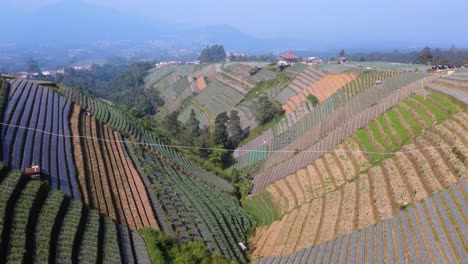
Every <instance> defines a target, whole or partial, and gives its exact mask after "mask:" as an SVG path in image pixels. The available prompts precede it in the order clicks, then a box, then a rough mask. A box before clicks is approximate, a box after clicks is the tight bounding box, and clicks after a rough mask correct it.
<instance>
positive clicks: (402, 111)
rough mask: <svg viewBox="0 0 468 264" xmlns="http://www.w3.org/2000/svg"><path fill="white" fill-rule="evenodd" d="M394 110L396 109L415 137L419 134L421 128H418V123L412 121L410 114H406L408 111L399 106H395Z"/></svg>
mask: <svg viewBox="0 0 468 264" xmlns="http://www.w3.org/2000/svg"><path fill="white" fill-rule="evenodd" d="M395 108H396V109H398V111H400V114H401V117H402V118H403V120H405V122H406V123H407V124H408V125H409V126H410V127H411V130H412V131H413V133H414V134H415V135H419V134H421V132H422V128H421V126H419V124H418V122H416V120H414V119H413V117H412V116H411V114H410V113H408V111H406V110H405V109H404V108H403V107H401V106H400V105H397V106H395Z"/></svg>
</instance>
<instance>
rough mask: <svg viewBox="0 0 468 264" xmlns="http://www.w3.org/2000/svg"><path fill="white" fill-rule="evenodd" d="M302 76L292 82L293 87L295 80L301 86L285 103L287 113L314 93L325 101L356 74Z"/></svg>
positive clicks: (284, 107) (320, 99) (321, 100)
mask: <svg viewBox="0 0 468 264" xmlns="http://www.w3.org/2000/svg"><path fill="white" fill-rule="evenodd" d="M305 72H306V71H305ZM301 74H302V73H301ZM301 77H302V76H300V75H298V76H296V79H294V80H293V81H292V83H291V84H290V86H292V87H294V86H293V85H294V83H295V82H298V83H300V84H301V85H300V87H299V90H297V91H296V93H297V94H296V95H295V96H293V97H291V98H289V99H288V100H287V101H286V102H285V103H284V104H283V109H284V110H285V111H286V113H290V112H292V111H294V110H295V109H296V108H297V107H298V106H299V105H300V104H302V103H304V102H307V100H308V99H307V96H308V95H314V96H315V97H317V99H318V101H319V103H321V102H323V101H324V100H325V99H326V98H328V97H329V96H330V95H332V94H333V93H335V92H336V91H337V90H338V89H340V88H341V87H343V86H344V85H346V84H347V83H349V82H351V81H352V80H353V79H355V78H356V75H354V74H352V73H349V74H338V75H334V74H329V75H327V76H325V77H323V78H321V79H318V80H315V79H306V78H301ZM315 78H317V77H315ZM319 78H320V77H319ZM296 80H297V81H296Z"/></svg>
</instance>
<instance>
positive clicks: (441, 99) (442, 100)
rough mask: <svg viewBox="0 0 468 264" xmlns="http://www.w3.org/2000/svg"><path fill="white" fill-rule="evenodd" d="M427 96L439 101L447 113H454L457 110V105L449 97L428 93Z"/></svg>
mask: <svg viewBox="0 0 468 264" xmlns="http://www.w3.org/2000/svg"><path fill="white" fill-rule="evenodd" d="M428 97H429V98H431V99H433V100H434V101H437V102H438V103H440V104H441V105H442V106H443V107H444V108H445V109H446V110H447V112H448V114H449V115H451V114H455V113H457V112H458V111H459V110H458V107H456V106H455V105H454V104H453V103H452V102H451V101H450V100H449V99H446V98H444V97H442V96H438V95H436V94H430V95H429V96H428Z"/></svg>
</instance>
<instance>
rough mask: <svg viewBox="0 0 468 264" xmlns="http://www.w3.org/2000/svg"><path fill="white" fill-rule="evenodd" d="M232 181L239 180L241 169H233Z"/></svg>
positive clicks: (236, 181)
mask: <svg viewBox="0 0 468 264" xmlns="http://www.w3.org/2000/svg"><path fill="white" fill-rule="evenodd" d="M231 182H232V183H238V182H239V171H238V170H237V169H236V168H233V169H232V171H231Z"/></svg>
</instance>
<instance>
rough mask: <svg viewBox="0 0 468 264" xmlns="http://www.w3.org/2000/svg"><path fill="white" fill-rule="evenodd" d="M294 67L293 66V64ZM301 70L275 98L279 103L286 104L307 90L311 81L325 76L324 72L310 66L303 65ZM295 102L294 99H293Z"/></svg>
mask: <svg viewBox="0 0 468 264" xmlns="http://www.w3.org/2000/svg"><path fill="white" fill-rule="evenodd" d="M293 67H294V66H293ZM301 69H302V70H301V71H300V72H298V73H297V75H295V78H294V79H293V80H292V81H291V82H290V83H289V84H288V86H286V87H285V88H284V89H283V91H281V93H279V94H278V95H277V96H276V97H275V99H276V100H278V101H279V102H280V103H281V104H283V105H284V104H287V103H288V101H290V100H292V98H295V96H298V95H299V94H302V92H303V91H305V90H307V89H308V88H309V87H310V86H311V85H312V84H313V83H315V82H317V81H318V80H320V79H321V78H323V77H325V74H324V73H323V72H321V71H318V70H316V69H314V68H312V67H307V66H304V67H303V68H301ZM294 102H295V101H294Z"/></svg>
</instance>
